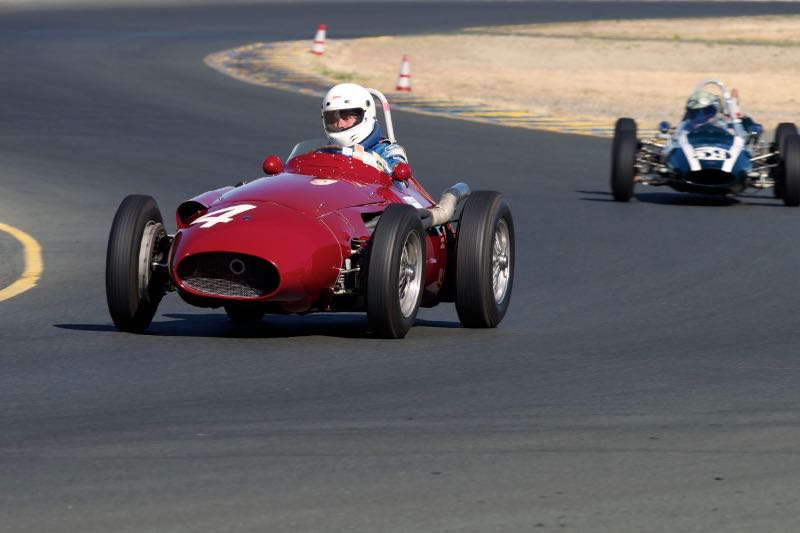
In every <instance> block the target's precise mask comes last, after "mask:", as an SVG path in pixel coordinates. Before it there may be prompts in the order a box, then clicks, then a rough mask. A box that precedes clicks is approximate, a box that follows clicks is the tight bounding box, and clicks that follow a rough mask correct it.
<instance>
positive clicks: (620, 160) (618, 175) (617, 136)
mask: <svg viewBox="0 0 800 533" xmlns="http://www.w3.org/2000/svg"><path fill="white" fill-rule="evenodd" d="M638 145H639V140H638V139H637V137H636V122H635V121H634V120H633V119H632V118H620V119H618V120H617V123H616V125H615V126H614V141H613V143H612V145H611V193H612V194H613V195H614V200H616V201H618V202H627V201H628V200H630V199H631V196H633V179H634V177H635V176H636V150H637V149H638Z"/></svg>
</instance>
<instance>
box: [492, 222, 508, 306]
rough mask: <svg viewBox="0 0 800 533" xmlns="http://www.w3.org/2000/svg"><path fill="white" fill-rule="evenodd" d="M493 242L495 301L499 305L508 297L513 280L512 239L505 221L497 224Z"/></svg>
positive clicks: (493, 288)
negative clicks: (509, 283)
mask: <svg viewBox="0 0 800 533" xmlns="http://www.w3.org/2000/svg"><path fill="white" fill-rule="evenodd" d="M492 241H493V242H492V290H493V291H494V301H495V302H496V303H498V304H499V303H500V302H502V301H503V298H505V296H506V291H507V290H508V282H509V280H510V278H511V239H510V238H509V232H508V224H507V223H506V221H505V219H500V220H499V221H498V222H497V226H496V227H495V230H494V239H492Z"/></svg>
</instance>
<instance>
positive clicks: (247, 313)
mask: <svg viewBox="0 0 800 533" xmlns="http://www.w3.org/2000/svg"><path fill="white" fill-rule="evenodd" d="M224 307H225V313H226V314H227V315H228V318H230V319H231V322H233V323H234V324H236V325H238V326H253V325H255V324H258V323H259V322H261V319H262V318H263V317H264V312H263V311H261V310H260V309H258V308H256V307H251V306H249V305H240V304H239V305H237V304H225V306H224Z"/></svg>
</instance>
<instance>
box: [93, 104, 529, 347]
mask: <svg viewBox="0 0 800 533" xmlns="http://www.w3.org/2000/svg"><path fill="white" fill-rule="evenodd" d="M370 91H371V92H372V93H373V95H375V96H376V97H377V98H379V99H380V100H381V101H382V103H383V104H384V105H383V109H384V122H385V123H386V127H387V133H388V134H389V138H390V140H392V141H394V132H393V129H392V123H391V114H390V111H389V106H388V103H387V102H386V99H385V97H384V96H383V95H382V94H380V93H379V92H378V91H375V90H372V89H371V90H370ZM372 163H373V162H372V161H370V160H369V157H368V154H367V157H365V155H364V154H363V153H359V152H358V150H354V149H352V148H342V147H340V146H335V145H330V144H328V141H326V140H321V141H305V142H302V143H300V144H298V145H297V146H296V147H295V148H294V150H293V151H292V153H291V154H290V155H289V157H288V159H287V161H286V164H285V165H284V164H283V163H282V162H281V160H280V159H279V158H278V157H277V156H274V155H273V156H269V157H267V158H266V159H265V160H264V164H263V169H264V173H265V174H266V175H265V176H264V177H260V178H258V179H256V180H254V181H251V182H248V183H242V184H238V185H236V186H229V187H223V188H221V189H218V190H215V191H210V192H206V193H204V194H201V195H199V196H197V197H195V198H193V199H191V200H188V201H186V202H183V203H182V204H180V205H179V206H178V209H177V213H176V223H177V232H176V233H175V234H174V235H168V234H167V232H166V230H165V227H164V223H163V219H162V217H161V213H160V211H159V209H158V205H157V204H156V201H155V200H154V199H153V198H152V197H150V196H143V195H131V196H128V197H126V198H125V199H124V200H123V201H122V204H121V205H120V206H119V209H118V210H117V214H116V216H115V217H114V222H113V224H112V226H111V232H110V235H109V240H108V252H107V256H106V296H107V299H108V308H109V311H110V313H111V318H112V320H113V321H114V324H115V325H116V326H117V328H118V329H120V330H122V331H129V332H141V331H143V330H144V329H145V328H147V326H148V325H149V324H150V321H151V320H152V318H153V316H154V315H155V312H156V308H157V307H158V304H159V302H160V301H161V298H162V297H163V296H164V294H165V293H166V292H170V291H175V292H177V293H178V294H179V295H180V296H181V297H182V298H183V299H184V300H185V301H186V302H187V303H189V304H192V305H196V306H199V307H213V308H216V307H224V308H225V311H226V312H227V314H228V316H229V317H230V318H231V319H232V320H233V321H234V322H237V323H245V324H246V323H254V322H257V321H259V320H261V318H262V317H263V315H264V314H267V313H280V314H286V313H308V312H311V311H366V313H367V318H368V321H369V327H370V330H371V331H372V332H373V333H374V334H375V335H378V336H380V337H387V338H401V337H404V336H405V335H406V333H407V332H408V330H409V329H410V328H411V326H412V325H413V324H414V321H415V319H416V315H417V310H418V309H419V307H420V306H423V307H432V306H435V305H437V304H438V303H440V302H455V305H456V310H457V312H458V317H459V319H460V321H461V323H462V324H463V325H464V326H465V327H475V328H489V327H495V326H497V324H499V323H500V321H501V320H502V319H503V316H504V315H505V313H506V309H507V308H508V303H509V299H510V297H511V287H512V283H513V274H514V223H513V219H512V217H511V210H510V208H509V206H508V204H507V202H506V201H505V200H504V199H503V197H502V196H501V195H500V194H499V193H497V192H493V191H476V192H472V193H471V192H470V190H469V187H468V186H467V185H465V184H463V183H458V184H456V185H454V186H452V187H450V188H449V189H447V190H446V191H445V192H444V194H443V195H442V197H441V200H440V201H439V203H438V204H437V203H436V202H434V200H433V199H432V198H431V196H430V195H429V194H428V193H427V192H426V191H425V189H423V188H422V186H421V185H420V184H419V182H418V181H417V180H416V179H414V177H413V176H412V175H411V169H410V167H409V166H408V165H406V164H404V163H398V164H397V165H396V166H395V168H394V171H393V173H392V175H391V176H390V175H388V174H386V173H385V172H383V171H381V170H380V167H379V166H377V165H373V164H372ZM459 206H462V209H461V210H460V217H459V219H458V221H456V220H454V218H455V215H456V213H457V212H458V207H459Z"/></svg>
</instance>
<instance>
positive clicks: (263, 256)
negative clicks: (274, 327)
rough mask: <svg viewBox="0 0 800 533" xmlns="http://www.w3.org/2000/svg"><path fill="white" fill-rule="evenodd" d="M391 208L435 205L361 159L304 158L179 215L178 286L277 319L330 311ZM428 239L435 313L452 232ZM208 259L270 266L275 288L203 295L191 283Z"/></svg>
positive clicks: (427, 289)
mask: <svg viewBox="0 0 800 533" xmlns="http://www.w3.org/2000/svg"><path fill="white" fill-rule="evenodd" d="M389 203H409V204H411V205H414V206H416V207H431V206H433V205H434V204H435V202H434V201H433V199H432V198H431V197H430V195H428V193H427V192H425V190H424V189H423V188H422V187H421V185H420V184H419V183H418V182H417V181H416V180H414V179H413V178H411V179H409V180H408V181H407V182H397V181H394V180H392V178H391V177H390V176H388V175H386V174H385V173H383V172H381V171H380V170H377V169H375V168H373V167H371V166H369V165H367V164H364V163H363V162H361V161H360V160H358V159H353V158H350V157H347V156H344V155H341V154H333V153H324V152H315V153H310V154H306V155H302V156H298V157H295V158H293V159H291V160H289V161H288V163H287V164H286V167H285V168H284V171H283V172H282V173H280V174H277V175H274V176H268V177H262V178H259V179H257V180H254V181H253V182H250V183H246V184H244V185H241V186H239V187H225V188H222V189H218V190H215V191H209V192H207V193H204V194H202V195H200V196H197V197H195V198H193V199H192V200H189V201H187V202H184V203H183V204H181V206H179V207H178V210H177V214H176V219H177V225H178V231H177V233H176V235H175V237H174V239H173V243H172V247H171V250H170V258H169V270H170V277H171V279H172V283H173V285H174V286H175V287H176V288H177V290H178V292H179V293H180V294H181V296H182V297H184V299H186V300H187V301H188V302H190V303H192V304H195V305H203V306H212V307H216V306H220V305H224V304H225V303H228V302H237V301H252V302H262V303H265V304H269V305H270V311H271V312H307V311H311V310H328V309H331V308H332V307H331V304H332V301H333V299H334V287H335V285H336V282H337V279H338V278H339V274H340V272H341V270H342V268H344V266H345V261H346V260H347V259H348V258H350V257H352V256H353V254H354V253H357V252H358V251H363V249H364V247H365V246H366V244H367V243H368V241H369V238H370V235H371V233H372V228H374V218H375V217H376V216H378V215H379V214H380V213H382V212H383V210H384V209H385V208H386V205H388V204H389ZM370 220H373V224H372V227H369V221H370ZM427 235H428V238H427V242H426V250H427V253H426V257H427V264H426V269H425V283H424V285H423V286H424V295H423V305H435V304H436V303H438V301H439V298H440V296H441V294H440V293H441V289H442V287H443V284H444V282H445V274H446V267H447V257H448V235H450V236H452V230H451V229H450V228H449V226H447V227H446V228H445V229H442V228H438V229H437V228H432V229H431V230H429V231H428V233H427ZM215 254H216V255H215ZM226 254H227V255H226ZM207 257H222V258H223V262H224V261H228V263H225V264H227V265H228V266H230V268H231V269H234V270H235V269H238V268H239V265H240V264H241V269H242V270H243V271H244V270H246V269H247V268H255V267H256V266H259V268H262V267H263V268H267V267H266V266H265V265H266V263H264V261H266V262H267V263H269V265H271V268H274V271H275V272H276V276H277V281H276V284H275V286H272V285H270V286H269V287H268V288H265V289H264V290H265V291H267V292H264V293H259V294H244V295H242V294H236V295H234V294H220V293H218V292H215V291H214V290H208V289H207V288H205V286H203V287H198V285H197V284H195V283H193V282H191V281H189V280H190V279H191V277H192V275H193V274H196V268H197V267H193V266H189V267H187V265H190V263H191V264H192V265H193V264H194V263H192V261H195V262H198V261H200V260H201V259H200V258H203V260H205V258H207ZM189 258H193V259H192V260H191V261H188V262H186V263H184V262H185V261H187V259H189ZM253 258H255V259H253ZM251 260H252V261H255V262H253V263H250V261H251ZM236 261H240V262H239V263H237V262H236ZM242 261H244V262H242ZM225 264H223V265H222V266H223V267H224V266H225ZM245 265H246V266H245ZM182 266H183V267H185V268H182ZM234 267H235V268H234ZM209 268H211V267H209ZM334 307H335V306H334Z"/></svg>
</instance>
